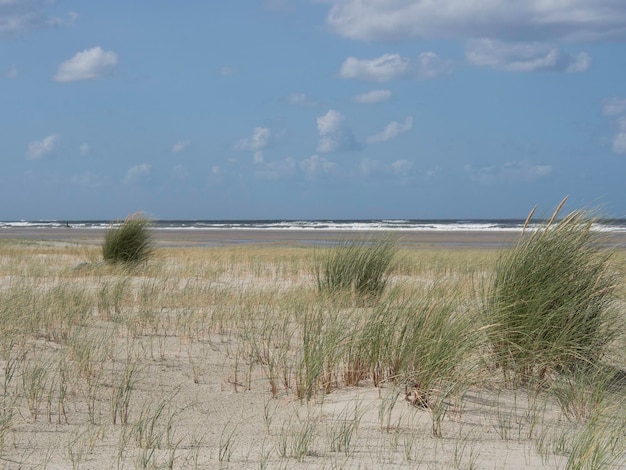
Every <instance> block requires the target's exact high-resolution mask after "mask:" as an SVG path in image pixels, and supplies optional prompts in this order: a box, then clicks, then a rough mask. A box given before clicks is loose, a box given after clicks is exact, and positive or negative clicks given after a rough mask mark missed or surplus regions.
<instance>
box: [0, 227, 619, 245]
mask: <svg viewBox="0 0 626 470" xmlns="http://www.w3.org/2000/svg"><path fill="white" fill-rule="evenodd" d="M106 231H107V229H104V228H103V229H100V228H64V227H63V228H28V227H26V228H22V227H20V228H16V227H12V228H0V240H3V239H4V240H7V239H15V240H29V241H50V242H69V243H85V244H92V245H93V244H100V243H102V241H103V240H104V236H105V233H106ZM152 233H153V234H154V241H155V243H156V246H157V247H216V246H224V245H237V244H251V243H252V244H264V245H265V244H284V245H305V246H306V245H325V244H335V243H338V242H342V241H346V240H358V239H360V238H364V237H369V236H376V235H377V234H380V235H390V234H391V235H395V236H397V237H398V242H399V244H400V245H401V246H403V247H406V248H437V247H439V248H446V249H450V248H502V247H505V246H509V245H511V244H512V243H514V242H515V241H516V240H518V238H519V237H520V235H521V232H518V231H498V230H491V231H490V230H484V231H483V230H481V231H472V230H465V231H463V230H458V231H456V230H455V231H437V230H432V231H428V230H415V231H401V232H399V231H356V230H323V229H317V230H273V229H246V230H233V229H206V230H205V229H194V230H189V229H153V230H152ZM603 238H604V239H605V240H606V243H607V244H608V245H613V246H617V247H618V248H626V233H610V234H603Z"/></svg>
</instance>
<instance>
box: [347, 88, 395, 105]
mask: <svg viewBox="0 0 626 470" xmlns="http://www.w3.org/2000/svg"><path fill="white" fill-rule="evenodd" d="M389 98H391V90H371V91H368V92H366V93H361V94H360V95H357V96H355V97H354V101H355V102H356V103H360V104H370V103H382V102H383V101H387V100H388V99H389Z"/></svg>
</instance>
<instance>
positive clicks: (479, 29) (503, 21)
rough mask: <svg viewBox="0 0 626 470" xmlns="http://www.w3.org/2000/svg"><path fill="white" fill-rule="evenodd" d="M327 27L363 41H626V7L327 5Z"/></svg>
mask: <svg viewBox="0 0 626 470" xmlns="http://www.w3.org/2000/svg"><path fill="white" fill-rule="evenodd" d="M328 2H329V3H330V4H331V8H330V11H329V13H328V17H327V22H328V24H329V25H330V27H331V28H332V29H333V30H334V31H335V32H337V33H338V34H340V35H343V36H346V37H349V38H352V39H359V40H364V41H400V40H405V39H409V38H416V39H433V38H457V39H466V38H474V39H480V38H493V39H500V40H503V41H512V42H516V41H521V42H533V41H542V42H544V41H545V42H549V41H562V40H563V41H594V40H598V39H603V38H620V39H623V38H624V37H626V3H625V2H622V1H616V0H559V1H521V2H503V1H494V0H475V1H471V2H468V1H467V0H439V1H437V2H433V1H430V0H368V1H367V2H364V1H362V0H328Z"/></svg>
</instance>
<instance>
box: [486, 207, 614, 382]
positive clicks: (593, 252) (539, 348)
mask: <svg viewBox="0 0 626 470" xmlns="http://www.w3.org/2000/svg"><path fill="white" fill-rule="evenodd" d="M558 212H559V209H557V211H556V212H555V213H554V215H553V217H552V219H551V220H550V221H548V222H547V223H545V224H543V225H541V226H539V227H538V228H537V229H536V230H535V231H534V232H532V233H526V234H524V236H522V237H521V238H520V240H519V242H518V243H517V244H516V245H515V246H514V247H513V248H512V249H510V250H505V251H503V252H502V255H501V257H500V258H499V260H498V262H497V264H496V266H495V269H494V272H493V277H492V280H491V283H490V287H489V290H488V292H487V294H486V299H485V302H486V307H485V310H486V323H488V324H490V325H491V327H490V328H489V330H488V331H489V338H490V340H491V345H492V347H493V351H494V354H495V359H496V361H497V363H498V365H499V366H500V367H501V368H502V370H503V371H504V372H505V374H507V375H508V376H510V378H511V379H512V380H518V381H521V382H524V383H527V382H529V381H536V382H542V381H544V380H546V379H547V378H548V377H549V376H550V375H551V374H552V373H563V372H567V371H572V370H575V369H577V368H580V367H595V366H597V365H598V364H599V361H601V360H602V358H603V357H604V356H605V354H606V353H607V351H608V350H607V347H608V345H610V344H611V342H612V341H613V340H614V338H615V337H616V335H617V334H618V333H619V332H620V323H619V321H616V320H617V319H616V317H615V315H614V314H615V306H616V288H617V285H618V281H617V278H616V276H615V273H614V272H613V271H612V268H611V256H612V250H609V249H606V248H605V247H603V246H602V244H601V243H600V242H599V240H598V235H597V234H596V233H595V232H593V231H592V230H591V227H592V224H593V219H592V218H589V217H588V216H587V215H586V214H585V213H584V212H572V213H570V214H568V215H566V216H565V217H563V218H562V219H561V220H556V218H557V216H558Z"/></svg>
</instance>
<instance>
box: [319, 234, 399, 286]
mask: <svg viewBox="0 0 626 470" xmlns="http://www.w3.org/2000/svg"><path fill="white" fill-rule="evenodd" d="M397 251H398V248H397V246H396V243H395V241H394V240H393V239H392V238H390V237H383V238H368V239H362V240H357V241H347V242H343V243H341V244H340V245H338V246H336V247H334V248H331V249H329V250H328V251H327V252H326V253H325V255H324V256H323V257H322V258H321V259H318V260H317V262H316V264H315V278H316V281H317V287H318V290H319V291H320V292H330V293H337V292H351V293H353V294H355V295H357V296H359V297H362V298H375V297H378V296H380V295H381V294H382V292H383V291H384V290H385V287H386V286H387V283H388V280H389V275H390V273H391V270H392V268H393V261H394V257H395V255H396V253H397Z"/></svg>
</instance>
